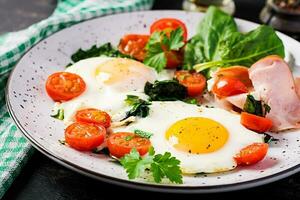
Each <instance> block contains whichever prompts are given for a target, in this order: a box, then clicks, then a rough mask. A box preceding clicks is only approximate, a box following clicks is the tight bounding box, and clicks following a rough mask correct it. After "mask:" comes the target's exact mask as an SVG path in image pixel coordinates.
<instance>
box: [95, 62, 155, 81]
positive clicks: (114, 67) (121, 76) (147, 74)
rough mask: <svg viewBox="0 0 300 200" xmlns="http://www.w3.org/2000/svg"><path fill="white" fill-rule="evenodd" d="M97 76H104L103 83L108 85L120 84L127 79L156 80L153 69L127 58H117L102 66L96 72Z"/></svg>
mask: <svg viewBox="0 0 300 200" xmlns="http://www.w3.org/2000/svg"><path fill="white" fill-rule="evenodd" d="M103 74H104V75H105V76H103ZM95 75H96V76H98V75H102V78H103V80H102V81H103V82H104V83H105V84H108V85H111V84H115V83H119V82H122V80H126V79H129V80H131V81H135V79H142V80H145V82H146V81H152V80H153V79H155V77H153V76H154V74H153V70H152V69H151V68H149V67H147V66H145V65H144V64H143V63H140V62H138V61H135V60H131V59H125V58H116V59H113V60H109V61H106V62H104V63H102V64H100V65H99V66H98V67H97V69H96V71H95Z"/></svg>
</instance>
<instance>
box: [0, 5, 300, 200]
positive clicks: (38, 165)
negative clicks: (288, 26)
mask: <svg viewBox="0 0 300 200" xmlns="http://www.w3.org/2000/svg"><path fill="white" fill-rule="evenodd" d="M235 3H236V13H235V16H236V17H239V18H243V19H247V20H250V21H254V22H259V19H258V15H259V12H260V11H261V9H262V7H263V6H264V1H263V0H235ZM55 5H56V1H55V0H23V1H22V0H0V19H1V22H0V34H1V33H4V32H9V31H16V30H19V29H22V28H25V27H27V26H29V25H30V24H32V23H35V22H38V21H40V20H41V19H44V18H46V17H47V16H49V15H50V14H51V13H52V11H53V10H54V7H55ZM181 6H182V0H156V2H155V5H154V7H153V9H181ZM0 159H1V158H0ZM118 195H121V197H119V196H118ZM113 197H119V198H122V199H127V198H131V199H144V198H148V197H149V198H158V199H162V198H164V199H167V198H169V199H183V198H186V199H198V200H201V199H206V200H207V199H208V200H210V199H227V198H228V199H229V198H232V199H235V198H240V199H244V198H249V197H251V198H259V199H263V198H264V199H276V200H277V199H299V198H300V174H296V175H293V176H291V177H289V178H286V179H283V180H281V181H278V182H275V183H271V184H268V185H265V186H260V187H257V188H252V189H247V190H242V191H237V192H227V193H218V194H205V195H201V194H197V195H187V194H185V195H179V194H167V193H154V192H146V191H140V190H133V189H128V188H123V187H119V186H116V185H111V184H108V183H104V182H100V181H97V180H93V179H91V178H88V177H85V176H83V175H80V174H78V173H76V172H73V171H71V170H69V169H66V168H64V167H62V166H60V165H58V164H57V163H55V162H54V161H52V160H50V159H48V158H47V157H45V156H44V155H42V154H41V153H40V152H38V151H35V153H34V154H33V156H32V158H31V159H29V161H28V163H27V165H26V166H25V167H24V169H23V170H22V172H21V174H20V175H19V176H18V178H17V179H16V180H15V182H14V183H13V185H12V186H11V188H10V189H9V190H8V192H7V193H6V195H5V196H4V198H3V199H4V200H9V199H18V200H20V199H22V200H27V199H28V200H30V199H38V200H44V199H45V200H46V199H47V200H48V199H57V200H64V199H75V200H76V199H105V198H113Z"/></svg>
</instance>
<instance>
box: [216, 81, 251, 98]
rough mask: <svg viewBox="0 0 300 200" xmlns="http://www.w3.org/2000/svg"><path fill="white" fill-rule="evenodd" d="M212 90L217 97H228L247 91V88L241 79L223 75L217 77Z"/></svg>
mask: <svg viewBox="0 0 300 200" xmlns="http://www.w3.org/2000/svg"><path fill="white" fill-rule="evenodd" d="M212 92H213V93H215V94H216V95H217V96H219V97H228V96H233V95H236V94H242V93H247V92H248V88H247V87H246V86H245V84H244V83H243V82H242V81H240V80H238V79H236V78H231V77H226V76H224V77H220V78H218V79H217V81H216V82H215V84H214V86H213V88H212Z"/></svg>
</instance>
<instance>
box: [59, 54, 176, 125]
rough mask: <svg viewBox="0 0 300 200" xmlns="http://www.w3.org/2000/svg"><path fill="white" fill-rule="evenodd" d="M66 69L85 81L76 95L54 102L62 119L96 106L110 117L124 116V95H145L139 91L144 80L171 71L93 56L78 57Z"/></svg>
mask: <svg viewBox="0 0 300 200" xmlns="http://www.w3.org/2000/svg"><path fill="white" fill-rule="evenodd" d="M65 71H66V72H71V73H75V74H77V75H79V76H80V77H81V78H82V79H83V80H84V81H85V83H86V90H85V91H84V92H83V93H82V94H81V95H80V96H78V97H76V98H74V99H72V100H69V101H66V102H63V103H61V104H56V105H55V108H54V109H53V110H57V109H63V110H64V122H65V124H69V123H71V122H72V121H73V118H74V115H75V113H76V111H78V110H80V109H83V108H96V109H100V110H103V111H106V112H108V114H110V115H111V116H112V118H113V120H118V119H121V118H122V117H124V115H125V113H126V111H127V110H129V107H128V106H127V105H126V104H125V102H124V100H125V99H126V96H127V95H136V96H139V97H140V98H142V99H147V96H146V95H145V94H144V93H143V91H144V85H145V83H146V82H147V81H149V82H154V81H155V80H160V79H161V80H162V79H170V77H172V76H171V75H172V74H168V73H163V74H160V75H158V74H157V73H156V71H155V70H154V69H153V68H150V67H148V66H146V65H144V64H143V63H141V62H138V61H135V60H132V59H126V58H111V57H95V58H89V59H85V60H81V61H79V62H77V63H75V64H73V65H72V66H70V67H68V68H67V69H66V70H65Z"/></svg>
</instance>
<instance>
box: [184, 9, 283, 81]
mask: <svg viewBox="0 0 300 200" xmlns="http://www.w3.org/2000/svg"><path fill="white" fill-rule="evenodd" d="M272 54H274V55H279V56H281V57H284V46H283V43H282V41H281V40H280V38H279V37H278V36H277V35H276V33H275V31H274V30H273V29H272V28H271V27H268V26H265V25H262V26H259V27H258V28H256V29H255V30H253V31H250V32H248V33H240V32H238V31H237V26H236V23H235V22H234V19H233V18H232V17H231V16H229V15H227V14H226V13H224V12H222V11H221V10H219V9H217V8H216V7H210V8H209V9H208V11H207V14H206V15H205V17H204V19H203V20H202V21H201V23H200V24H199V26H198V29H197V34H196V35H195V36H194V37H193V38H192V39H191V40H189V42H188V44H187V45H186V47H185V55H184V67H185V69H195V70H196V71H197V72H205V73H206V74H208V75H209V74H210V71H211V70H215V69H216V68H217V67H228V66H232V65H244V66H248V67H250V66H251V65H252V64H253V63H254V62H256V61H257V60H259V59H260V58H263V57H265V56H267V55H272Z"/></svg>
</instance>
